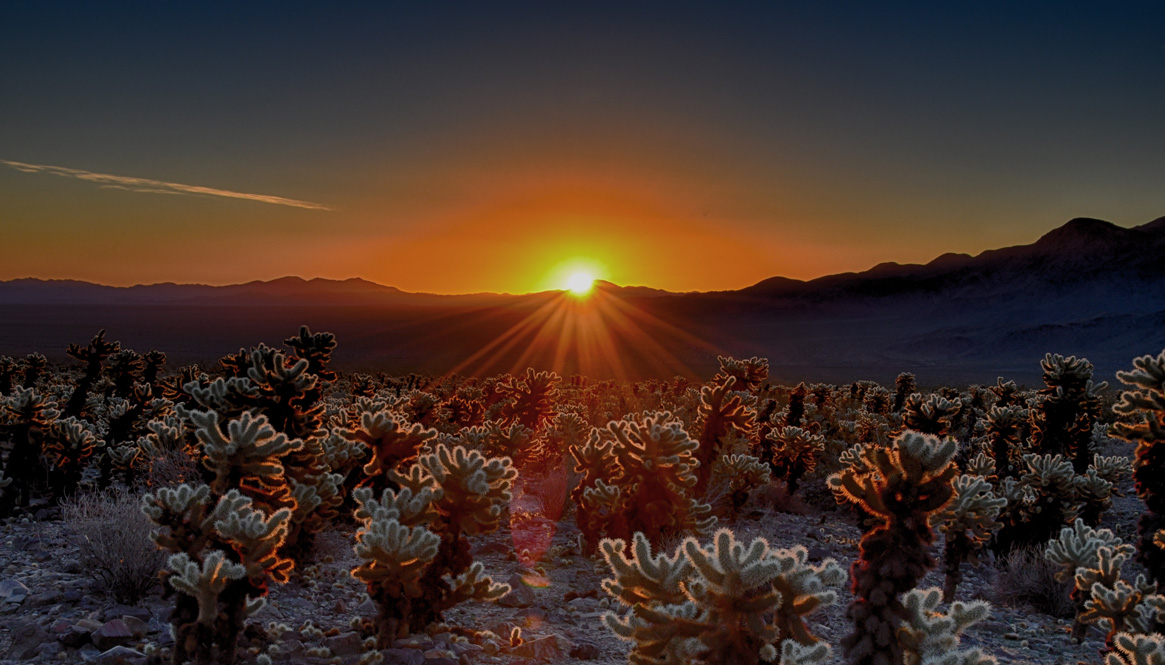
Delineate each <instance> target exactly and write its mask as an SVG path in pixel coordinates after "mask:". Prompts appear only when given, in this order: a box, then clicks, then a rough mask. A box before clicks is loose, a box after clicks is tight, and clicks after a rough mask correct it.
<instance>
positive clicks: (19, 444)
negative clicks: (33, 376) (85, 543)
mask: <svg viewBox="0 0 1165 665" xmlns="http://www.w3.org/2000/svg"><path fill="white" fill-rule="evenodd" d="M2 409H3V411H2V412H0V416H2V417H0V423H3V432H4V433H5V434H6V435H7V436H6V437H5V438H6V439H7V441H6V443H7V445H6V446H4V447H6V448H7V450H8V456H7V457H8V459H7V461H6V462H5V466H4V475H5V476H7V478H8V479H9V480H10V481H11V485H9V487H8V489H6V490H5V491H4V495H3V497H2V498H0V516H5V515H7V514H9V513H10V512H11V511H12V509H13V508H14V507H21V508H23V507H25V506H27V505H28V502H29V501H30V500H31V498H32V487H33V485H34V484H36V483H38V482H40V481H42V480H43V479H44V478H45V469H44V467H43V466H42V465H41V462H40V458H41V455H42V454H43V451H44V445H45V439H46V438H47V437H49V436H50V434H51V429H52V427H53V423H54V422H55V421H56V418H57V416H59V415H60V412H59V411H57V409H56V402H53V401H51V400H48V399H46V398H45V397H44V396H42V395H41V394H39V393H38V392H37V391H36V390H34V389H32V388H17V389H16V390H14V391H13V393H12V395H10V396H9V397H8V398H7V399H5V400H3V403H2Z"/></svg>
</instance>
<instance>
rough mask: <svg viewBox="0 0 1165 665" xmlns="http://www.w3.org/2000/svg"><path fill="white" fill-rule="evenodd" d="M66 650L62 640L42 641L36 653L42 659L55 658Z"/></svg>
mask: <svg viewBox="0 0 1165 665" xmlns="http://www.w3.org/2000/svg"><path fill="white" fill-rule="evenodd" d="M64 651H65V647H64V645H63V644H61V643H60V642H42V643H41V645H40V646H39V647H38V651H37V652H36V653H37V657H38V658H40V659H42V660H54V659H56V658H58V657H59V656H60V654H62V653H64Z"/></svg>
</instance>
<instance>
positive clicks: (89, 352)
mask: <svg viewBox="0 0 1165 665" xmlns="http://www.w3.org/2000/svg"><path fill="white" fill-rule="evenodd" d="M118 351H121V343H120V342H106V341H105V331H104V330H101V331H99V332H98V333H97V335H96V336H94V337H93V339H91V340H89V344H88V345H86V346H84V347H80V346H77V345H76V344H70V345H69V349H68V350H67V351H66V352H65V353H67V354H68V355H69V356H71V357H73V358H76V359H77V360H80V361H81V362H83V363H85V372H84V374H82V375H81V379H80V380H79V381H78V382H77V385H76V386H75V387H74V388H73V393H72V394H71V395H70V396H69V401H68V402H67V403H66V404H65V409H64V414H65V415H66V416H74V417H79V416H81V415H82V413H83V411H84V410H85V405H86V403H87V402H88V400H89V391H90V390H92V389H93V384H94V383H95V382H96V381H97V379H99V378H100V377H101V365H102V363H104V362H105V359H106V358H108V357H110V356H112V355H113V354H115V353H117V352H118Z"/></svg>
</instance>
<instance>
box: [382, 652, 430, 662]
mask: <svg viewBox="0 0 1165 665" xmlns="http://www.w3.org/2000/svg"><path fill="white" fill-rule="evenodd" d="M382 653H383V654H384V662H385V663H391V665H425V654H424V652H422V651H419V650H417V649H385V650H384V651H383V652H382Z"/></svg>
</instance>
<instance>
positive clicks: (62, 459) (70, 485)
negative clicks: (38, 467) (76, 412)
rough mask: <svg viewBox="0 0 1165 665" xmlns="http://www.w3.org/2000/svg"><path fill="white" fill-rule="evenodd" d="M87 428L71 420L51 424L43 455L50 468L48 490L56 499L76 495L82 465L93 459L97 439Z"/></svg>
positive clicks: (81, 423)
mask: <svg viewBox="0 0 1165 665" xmlns="http://www.w3.org/2000/svg"><path fill="white" fill-rule="evenodd" d="M86 425H87V424H86V423H85V422H84V421H81V420H78V419H76V418H72V417H70V418H62V419H60V420H56V421H54V422H53V425H52V428H51V434H50V435H49V437H48V440H47V441H46V445H45V454H46V456H47V457H48V459H49V463H50V464H51V465H52V471H51V473H50V474H49V486H50V489H51V490H52V493H53V495H54V496H56V497H57V498H58V499H61V498H64V497H65V496H67V495H69V494H72V493H73V492H75V491H77V487H78V485H79V484H80V483H81V474H82V472H83V471H84V468H85V461H86V460H87V459H89V458H90V457H91V456H92V455H93V445H94V444H95V443H96V442H97V437H96V436H95V435H94V434H93V431H92V430H91V429H90V428H89V427H87V426H86Z"/></svg>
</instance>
